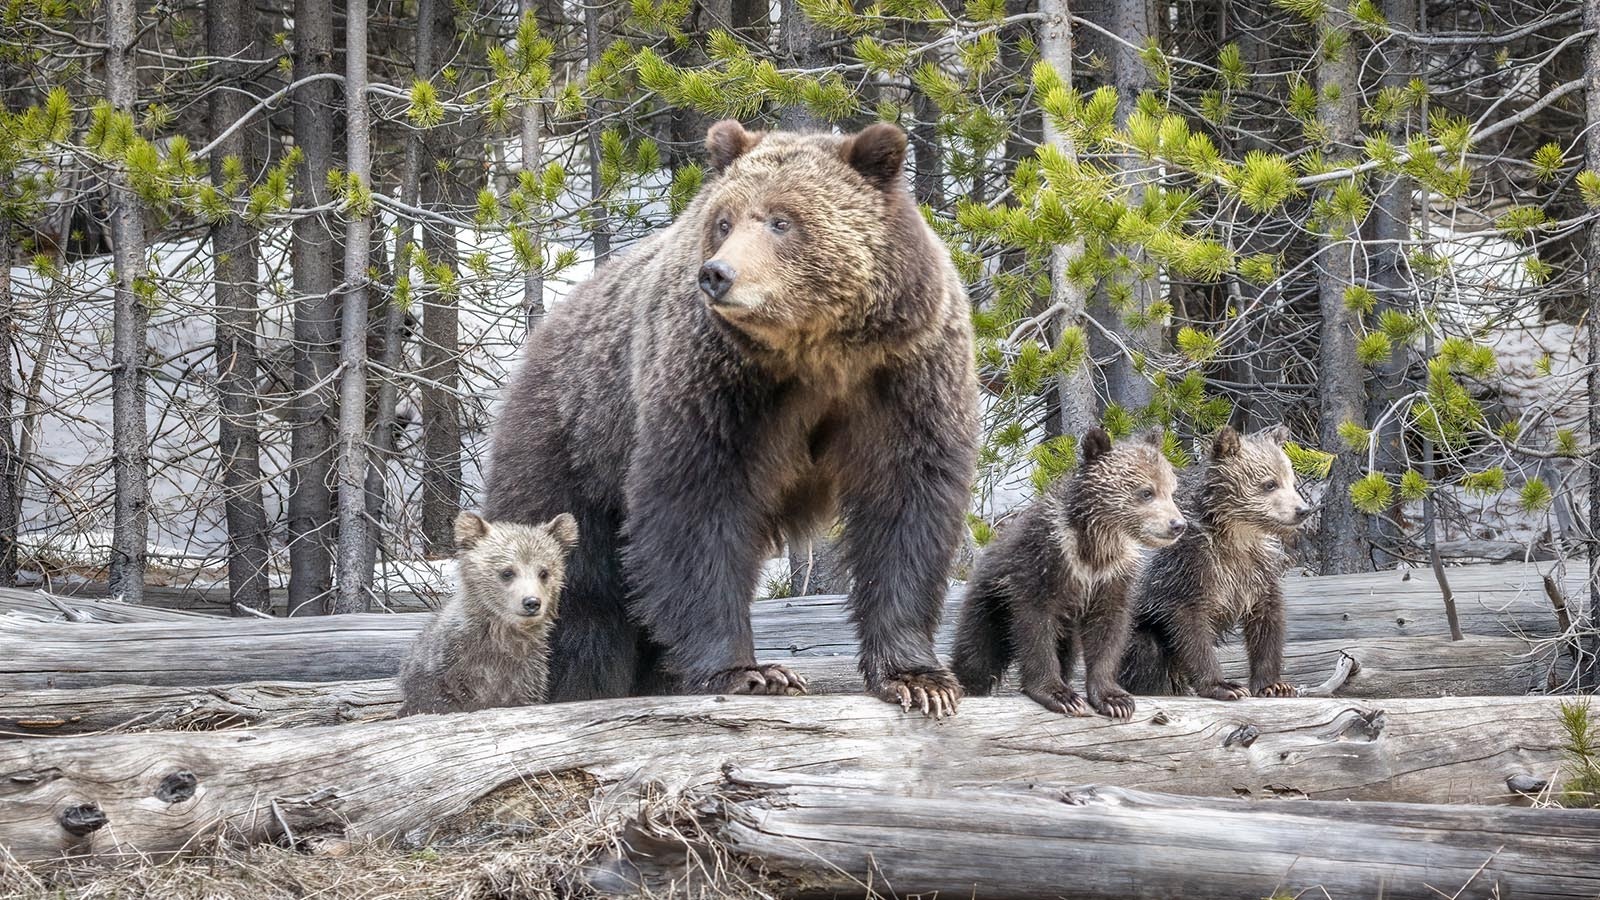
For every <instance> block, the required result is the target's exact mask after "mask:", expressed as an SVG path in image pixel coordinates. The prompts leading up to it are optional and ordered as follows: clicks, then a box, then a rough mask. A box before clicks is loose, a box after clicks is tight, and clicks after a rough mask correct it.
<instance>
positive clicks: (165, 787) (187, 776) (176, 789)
mask: <svg viewBox="0 0 1600 900" xmlns="http://www.w3.org/2000/svg"><path fill="white" fill-rule="evenodd" d="M199 785H200V779H198V778H196V777H195V776H194V773H193V772H173V773H172V774H170V775H168V776H167V777H165V778H163V779H161V783H160V784H158V785H156V799H157V800H160V801H161V802H162V803H182V802H183V801H185V800H188V799H189V798H190V797H193V796H194V792H195V788H197V787H198V786H199Z"/></svg>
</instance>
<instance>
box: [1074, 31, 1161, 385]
mask: <svg viewBox="0 0 1600 900" xmlns="http://www.w3.org/2000/svg"><path fill="white" fill-rule="evenodd" d="M1109 6H1110V10H1109V12H1110V17H1111V21H1110V23H1109V25H1110V28H1109V29H1108V30H1110V31H1111V32H1112V33H1113V34H1115V35H1117V36H1118V37H1119V38H1121V39H1122V40H1123V41H1126V42H1127V44H1122V43H1118V42H1114V41H1108V42H1107V44H1108V45H1109V46H1108V50H1109V51H1110V53H1111V83H1112V85H1113V86H1114V87H1115V88H1116V89H1117V118H1116V122H1117V127H1119V128H1121V127H1126V125H1127V121H1128V117H1129V116H1131V115H1132V114H1133V112H1134V110H1135V109H1137V108H1138V101H1139V94H1140V93H1141V92H1143V91H1145V90H1147V89H1149V88H1150V87H1151V78H1150V72H1149V69H1148V68H1147V67H1146V65H1145V62H1144V60H1142V59H1140V58H1139V50H1140V49H1142V48H1143V47H1145V46H1146V44H1148V43H1149V42H1150V41H1151V40H1152V39H1154V38H1155V36H1156V34H1157V29H1158V25H1157V22H1156V6H1155V4H1154V3H1152V2H1151V0H1111V2H1110V4H1109ZM1128 45H1132V46H1128ZM1115 165H1116V173H1117V181H1118V183H1119V184H1120V185H1121V187H1122V189H1123V190H1124V191H1126V192H1127V193H1126V198H1125V199H1126V202H1127V205H1128V206H1130V207H1137V206H1139V205H1140V204H1141V203H1143V202H1144V196H1145V186H1144V185H1143V184H1142V179H1143V178H1145V177H1147V176H1144V175H1141V174H1140V170H1141V169H1142V168H1145V164H1144V163H1143V162H1142V161H1141V160H1139V159H1138V157H1135V156H1131V155H1127V156H1119V157H1117V158H1116V161H1115ZM1108 252H1121V253H1124V254H1126V255H1127V256H1128V258H1129V261H1130V262H1131V263H1132V264H1133V267H1134V268H1133V271H1132V272H1131V273H1130V274H1129V275H1128V282H1127V286H1128V288H1129V296H1128V298H1127V305H1126V306H1124V307H1121V308H1119V307H1118V306H1117V305H1116V304H1114V303H1113V302H1112V298H1111V296H1110V293H1109V292H1108V291H1107V289H1106V286H1105V285H1104V283H1102V286H1101V287H1100V289H1099V290H1097V291H1096V292H1095V308H1094V317H1095V320H1096V321H1098V322H1099V323H1100V324H1101V325H1102V326H1104V327H1105V328H1106V330H1108V331H1109V332H1110V334H1109V335H1106V334H1102V333H1101V332H1100V330H1099V329H1093V330H1092V332H1091V333H1090V335H1089V339H1090V341H1089V346H1090V347H1092V348H1093V350H1094V355H1095V357H1096V358H1097V359H1109V360H1110V363H1109V364H1108V365H1107V366H1106V367H1105V368H1104V369H1103V372H1104V376H1105V381H1106V396H1107V398H1108V399H1109V401H1110V402H1112V403H1116V404H1118V405H1120V406H1122V407H1123V408H1125V409H1127V410H1129V411H1130V412H1134V413H1137V412H1139V411H1140V410H1142V409H1143V408H1144V407H1146V406H1148V405H1149V403H1150V399H1151V397H1152V396H1153V395H1154V391H1153V389H1152V388H1151V385H1150V380H1149V379H1148V378H1146V377H1145V376H1144V375H1142V374H1140V373H1139V372H1138V370H1137V369H1136V368H1135V367H1134V364H1133V354H1136V353H1137V354H1140V355H1146V356H1147V355H1149V354H1150V353H1151V352H1152V351H1155V350H1159V349H1160V348H1161V337H1162V331H1163V326H1162V322H1161V321H1159V320H1156V321H1147V322H1145V323H1144V324H1129V322H1128V318H1129V317H1130V316H1142V315H1143V314H1144V313H1145V312H1146V311H1147V310H1148V309H1149V308H1150V306H1151V304H1153V303H1155V302H1156V301H1157V300H1159V299H1160V296H1161V291H1160V287H1159V285H1160V280H1159V278H1157V277H1156V276H1155V273H1154V271H1153V267H1154V263H1152V262H1151V260H1150V258H1149V257H1148V256H1147V255H1146V254H1145V253H1144V252H1143V251H1142V250H1140V249H1138V248H1136V247H1120V248H1110V249H1109V251H1108ZM1145 267H1151V268H1152V271H1151V273H1150V277H1144V276H1143V274H1142V272H1141V270H1142V269H1144V268H1145Z"/></svg>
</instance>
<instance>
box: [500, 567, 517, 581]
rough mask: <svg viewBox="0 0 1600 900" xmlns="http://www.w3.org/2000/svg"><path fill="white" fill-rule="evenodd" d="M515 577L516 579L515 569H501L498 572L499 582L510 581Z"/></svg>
mask: <svg viewBox="0 0 1600 900" xmlns="http://www.w3.org/2000/svg"><path fill="white" fill-rule="evenodd" d="M515 577H517V570H516V569H501V570H500V580H501V581H510V580H511V579H513V578H515Z"/></svg>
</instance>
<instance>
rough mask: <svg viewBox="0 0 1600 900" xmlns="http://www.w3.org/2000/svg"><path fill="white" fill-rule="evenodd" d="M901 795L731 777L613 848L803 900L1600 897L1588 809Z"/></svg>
mask: <svg viewBox="0 0 1600 900" xmlns="http://www.w3.org/2000/svg"><path fill="white" fill-rule="evenodd" d="M1108 783H1109V782H1108ZM913 787H914V789H910V788H908V786H906V785H904V784H900V783H893V782H888V783H886V782H884V781H881V780H876V779H873V778H863V777H860V776H857V775H854V774H845V775H838V774H825V775H824V774H815V775H814V774H810V773H796V772H756V771H745V770H738V769H734V770H730V771H729V772H728V774H727V776H726V778H725V780H724V781H723V782H722V783H721V784H719V785H717V786H715V787H714V788H711V789H709V790H706V791H702V792H698V795H697V797H696V799H697V801H698V802H695V803H694V804H693V805H692V806H686V807H683V808H689V809H692V810H693V813H692V814H690V815H691V817H692V822H693V825H692V826H687V827H686V823H685V822H684V821H683V817H682V815H681V814H680V813H678V812H677V811H676V810H674V811H663V812H657V813H655V814H654V815H653V816H652V815H650V814H646V816H645V818H644V821H643V822H641V823H640V824H639V825H637V826H636V827H635V828H634V829H633V833H632V834H631V835H630V839H628V840H626V841H625V842H624V846H625V847H626V848H627V850H625V851H624V852H631V854H632V856H633V857H634V858H635V859H637V860H638V861H639V863H640V869H641V870H643V871H647V872H650V873H651V877H647V878H646V879H645V883H646V884H647V885H653V884H656V883H657V882H659V884H660V886H661V887H666V886H667V885H668V884H669V882H670V884H671V886H672V887H676V888H679V889H683V888H684V887H686V886H689V885H694V884H695V883H696V882H697V880H698V879H701V878H704V877H705V876H704V875H703V874H702V873H704V872H707V871H716V872H718V874H719V875H721V874H722V873H721V867H720V866H718V867H716V868H711V867H708V866H698V865H697V864H698V863H711V862H717V863H722V864H726V863H728V862H729V861H730V858H731V861H732V862H733V863H734V864H736V865H737V864H742V865H743V866H744V867H745V868H746V869H748V870H750V871H752V872H759V873H761V875H763V876H764V877H765V878H766V879H767V882H766V883H768V884H771V883H772V882H773V881H776V882H777V886H776V887H775V889H774V892H775V893H776V894H778V895H779V896H800V897H860V896H864V895H867V891H866V890H865V889H864V887H863V886H864V885H875V886H881V888H882V890H884V892H885V894H887V892H888V891H889V890H891V889H892V890H893V896H899V897H934V896H937V897H964V898H974V900H1008V898H1015V900H1033V898H1038V897H1055V896H1062V895H1063V894H1062V890H1063V888H1062V886H1063V885H1071V888H1070V891H1069V893H1070V896H1072V897H1074V898H1085V900H1088V898H1105V900H1136V898H1162V900H1165V898H1169V897H1211V898H1218V900H1221V898H1239V900H1260V898H1262V897H1311V896H1316V897H1368V896H1381V897H1384V898H1393V900H1400V898H1417V900H1437V898H1439V897H1452V896H1454V897H1462V896H1464V897H1513V896H1514V897H1539V898H1558V897H1563V898H1566V897H1570V898H1588V897H1593V896H1595V894H1596V892H1597V891H1600V864H1597V863H1596V862H1595V858H1594V854H1593V853H1592V852H1591V851H1592V850H1593V848H1594V846H1595V844H1596V842H1600V817H1596V816H1595V815H1594V814H1593V813H1590V812H1587V811H1583V810H1566V809H1536V810H1535V809H1528V810H1523V809H1518V810H1504V809H1495V810H1489V809H1483V808H1474V807H1458V806H1438V805H1428V806H1418V805H1414V804H1401V803H1361V804H1349V803H1329V802H1318V801H1309V802H1297V803H1270V802H1252V801H1249V800H1234V799H1227V800H1222V799H1210V798H1206V799H1199V798H1194V797H1183V796H1175V795H1172V794H1158V793H1149V792H1145V791H1137V790H1127V789H1125V788H1124V787H1122V786H1120V785H1119V786H1116V787H1109V786H1105V784H1097V785H1075V786H1071V787H1053V786H1043V785H1036V784H1030V785H997V786H994V787H989V788H984V789H976V790H952V789H950V788H948V787H946V786H944V785H941V784H937V783H934V784H929V783H926V782H918V783H915V784H914V786H913ZM685 833H689V834H693V835H695V837H696V838H697V841H696V842H695V843H694V844H690V843H688V842H687V841H685V839H684V837H683V835H684V834H685ZM707 843H709V844H710V845H711V848H712V852H711V853H710V854H704V855H703V853H704V851H705V850H706V846H705V845H706V844H707ZM707 857H709V858H707ZM1553 860H1559V861H1560V862H1559V863H1555V864H1553V863H1552V861H1553ZM663 867H664V871H663V870H662V868H663ZM661 876H670V877H668V878H663V877H661ZM691 890H692V888H691ZM870 896H882V895H880V894H877V893H876V892H874V893H872V894H871V895H870Z"/></svg>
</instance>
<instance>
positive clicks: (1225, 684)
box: [1195, 681, 1250, 700]
mask: <svg viewBox="0 0 1600 900" xmlns="http://www.w3.org/2000/svg"><path fill="white" fill-rule="evenodd" d="M1195 693H1196V694H1197V695H1199V696H1201V697H1210V698H1211V699H1213V700H1243V699H1244V698H1246V697H1248V696H1250V690H1249V688H1246V687H1245V686H1244V685H1242V684H1240V683H1238V682H1236V681H1219V682H1217V683H1215V684H1208V685H1203V686H1201V687H1199V688H1197V689H1196V690H1195Z"/></svg>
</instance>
